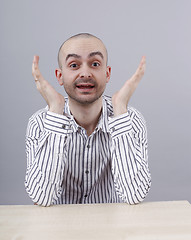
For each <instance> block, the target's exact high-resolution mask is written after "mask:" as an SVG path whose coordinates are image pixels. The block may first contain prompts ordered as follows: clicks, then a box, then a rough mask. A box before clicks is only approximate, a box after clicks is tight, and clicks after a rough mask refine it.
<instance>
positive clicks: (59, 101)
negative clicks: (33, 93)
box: [32, 56, 65, 114]
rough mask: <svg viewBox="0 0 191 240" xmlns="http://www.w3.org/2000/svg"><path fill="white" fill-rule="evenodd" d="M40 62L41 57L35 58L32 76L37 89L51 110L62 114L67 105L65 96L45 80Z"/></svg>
mask: <svg viewBox="0 0 191 240" xmlns="http://www.w3.org/2000/svg"><path fill="white" fill-rule="evenodd" d="M38 62H39V57H38V56H34V60H33V65H32V75H33V77H34V79H35V83H36V87H37V89H38V91H39V92H40V94H41V95H42V96H43V98H44V99H45V101H46V102H47V104H48V106H49V110H50V111H53V112H56V113H60V114H62V113H63V109H64V104H65V100H64V96H62V95H61V94H60V93H58V92H57V91H56V90H55V89H54V88H53V87H52V86H51V84H50V83H49V82H48V81H46V80H45V79H44V78H43V76H42V74H41V73H40V70H39V66H38Z"/></svg>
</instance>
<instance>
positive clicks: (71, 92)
mask: <svg viewBox="0 0 191 240" xmlns="http://www.w3.org/2000/svg"><path fill="white" fill-rule="evenodd" d="M60 63H61V66H62V69H61V73H60V79H59V83H60V85H63V86H64V88H65V91H66V93H67V94H68V97H69V99H71V100H74V101H76V102H78V103H81V104H90V103H93V102H95V101H96V100H97V99H99V98H100V97H101V96H102V94H103V92H104V90H105V87H106V83H107V82H108V81H109V78H110V73H111V68H110V67H109V66H107V54H106V49H105V47H104V45H103V43H102V42H101V41H100V40H99V39H96V38H93V37H91V38H75V39H70V40H68V41H67V42H65V44H64V45H63V47H62V49H61V52H60ZM57 78H58V77H57Z"/></svg>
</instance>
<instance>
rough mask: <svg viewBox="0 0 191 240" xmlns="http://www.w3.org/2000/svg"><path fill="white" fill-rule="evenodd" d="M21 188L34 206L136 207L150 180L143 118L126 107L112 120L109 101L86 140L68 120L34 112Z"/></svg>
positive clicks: (43, 111)
mask: <svg viewBox="0 0 191 240" xmlns="http://www.w3.org/2000/svg"><path fill="white" fill-rule="evenodd" d="M26 153H27V170H26V179H25V188H26V191H27V193H28V195H29V197H30V198H31V199H32V200H33V201H34V202H35V203H37V204H38V205H43V206H49V205H52V204H75V203H76V204H77V203H120V202H125V203H129V204H136V203H139V202H141V201H143V199H144V198H145V196H146V195H147V193H148V191H149V189H150V186H151V176H150V172H149V168H148V152H147V130H146V126H145V121H144V119H143V117H142V115H141V114H140V113H139V112H138V111H137V110H136V109H134V108H132V107H128V111H127V113H125V114H123V115H120V116H117V117H113V108H112V103H111V98H110V97H108V96H103V107H102V114H101V116H100V119H99V122H98V124H97V127H96V128H95V130H94V132H93V133H92V134H91V135H90V136H88V135H87V133H86V131H85V129H84V128H82V127H81V126H79V125H78V124H77V123H76V121H75V119H74V118H73V116H72V115H71V114H70V110H69V104H68V99H67V98H66V103H65V109H64V114H63V115H60V114H56V113H53V112H50V111H48V107H46V108H44V109H41V110H40V111H38V112H36V113H35V114H34V115H33V116H32V117H31V118H30V119H29V123H28V127H27V133H26Z"/></svg>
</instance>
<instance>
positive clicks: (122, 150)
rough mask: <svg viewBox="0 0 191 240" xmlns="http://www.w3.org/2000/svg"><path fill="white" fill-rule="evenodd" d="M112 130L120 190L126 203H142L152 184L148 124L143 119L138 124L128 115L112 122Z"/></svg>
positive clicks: (115, 169) (116, 179) (115, 174)
mask: <svg viewBox="0 0 191 240" xmlns="http://www.w3.org/2000/svg"><path fill="white" fill-rule="evenodd" d="M132 114H134V113H132ZM110 127H111V129H113V130H112V133H111V138H112V171H113V176H114V183H115V187H116V190H117V192H118V194H119V196H120V198H121V199H122V200H123V201H124V202H127V203H129V204H135V203H138V202H141V201H142V200H143V199H144V198H145V196H146V195H147V193H148V191H149V188H150V185H151V177H150V172H149V168H148V154H147V137H146V128H145V126H144V123H143V121H142V120H140V119H139V120H136V124H135V117H134V119H132V118H130V116H129V114H128V113H127V114H124V115H121V116H119V117H118V118H115V119H114V120H111V122H110Z"/></svg>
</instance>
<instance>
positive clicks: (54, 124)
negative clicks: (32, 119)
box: [44, 111, 72, 134]
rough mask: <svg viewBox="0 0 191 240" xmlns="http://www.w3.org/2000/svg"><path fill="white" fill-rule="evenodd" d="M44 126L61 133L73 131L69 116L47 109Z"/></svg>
mask: <svg viewBox="0 0 191 240" xmlns="http://www.w3.org/2000/svg"><path fill="white" fill-rule="evenodd" d="M44 127H45V129H46V130H48V131H51V132H55V133H60V134H67V133H69V132H71V131H72V125H71V124H70V117H69V116H66V115H61V114H57V113H54V112H50V111H47V113H46V117H45V121H44Z"/></svg>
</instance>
